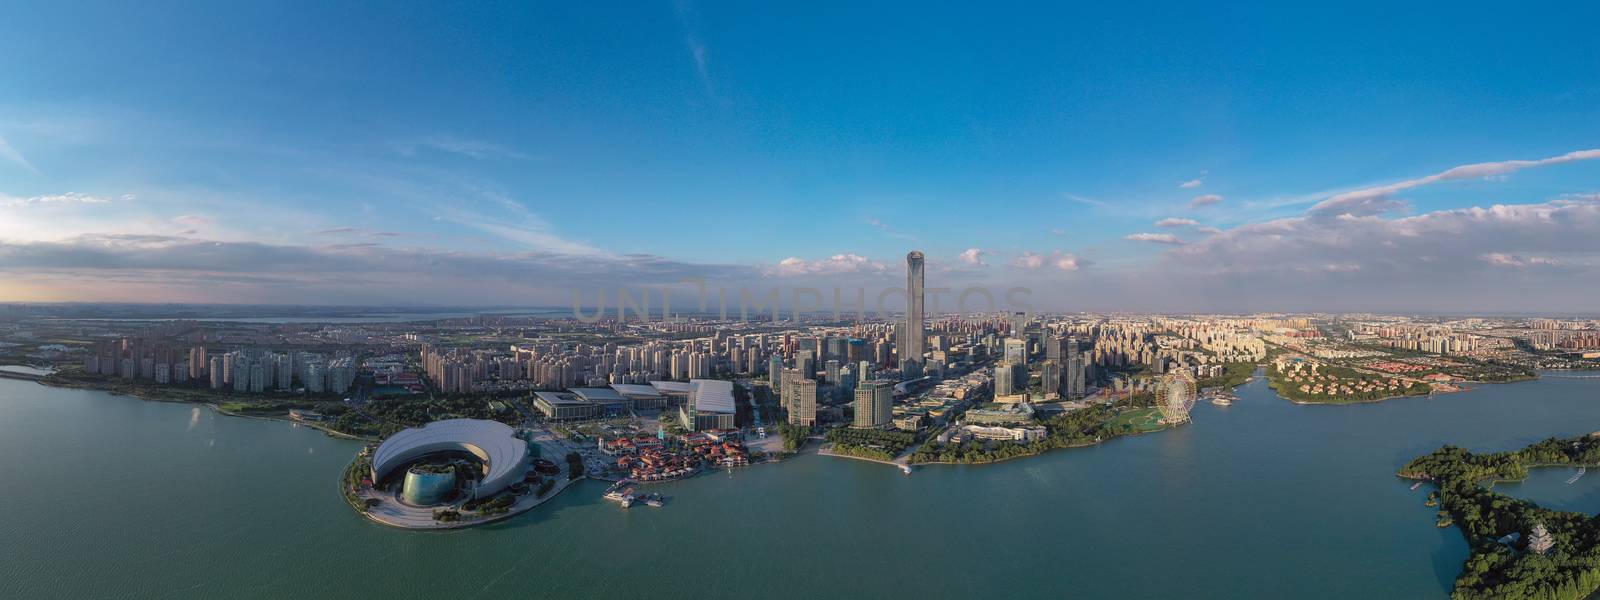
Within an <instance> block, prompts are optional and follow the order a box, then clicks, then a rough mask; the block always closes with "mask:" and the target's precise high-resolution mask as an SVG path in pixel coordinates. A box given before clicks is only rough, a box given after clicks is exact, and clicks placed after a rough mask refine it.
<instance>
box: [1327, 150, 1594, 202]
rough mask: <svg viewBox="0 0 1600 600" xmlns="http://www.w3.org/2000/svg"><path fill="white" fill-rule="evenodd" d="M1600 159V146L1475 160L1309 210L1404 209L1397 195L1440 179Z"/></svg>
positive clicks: (1354, 193)
mask: <svg viewBox="0 0 1600 600" xmlns="http://www.w3.org/2000/svg"><path fill="white" fill-rule="evenodd" d="M1597 158H1600V149H1594V150H1577V151H1574V152H1568V153H1566V154H1562V155H1560V156H1552V157H1549V158H1541V159H1538V160H1504V161H1499V162H1486V163H1475V164H1470V165H1461V166H1458V167H1453V168H1450V169H1447V170H1445V171H1443V172H1440V173H1435V174H1433V175H1429V176H1426V177H1418V178H1416V179H1407V180H1405V181H1399V182H1395V183H1391V184H1387V185H1380V186H1375V187H1369V188H1362V189H1359V190H1354V191H1349V192H1344V193H1342V194H1336V195H1334V196H1332V197H1330V198H1328V199H1326V200H1323V201H1321V202H1318V203H1317V204H1316V205H1315V206H1312V207H1311V210H1310V211H1309V212H1310V214H1312V215H1317V216H1337V215H1354V216H1358V217H1359V216H1366V215H1378V214H1384V213H1387V212H1390V211H1393V210H1395V209H1398V208H1403V207H1404V206H1405V203H1404V202H1402V201H1399V200H1395V199H1394V195H1395V194H1397V193H1400V192H1403V191H1405V190H1409V189H1412V188H1417V187H1421V186H1425V185H1428V184H1431V183H1437V182H1440V181H1453V180H1461V179H1480V178H1485V177H1495V176H1502V175H1506V174H1509V173H1513V172H1516V171H1520V170H1522V169H1527V168H1532V167H1542V166H1545V165H1556V164H1561V163H1568V162H1574V161H1580V160H1593V159H1597Z"/></svg>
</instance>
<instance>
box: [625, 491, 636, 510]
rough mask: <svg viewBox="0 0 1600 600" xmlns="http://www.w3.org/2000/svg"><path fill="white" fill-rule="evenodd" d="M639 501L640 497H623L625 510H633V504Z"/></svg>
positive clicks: (631, 495)
mask: <svg viewBox="0 0 1600 600" xmlns="http://www.w3.org/2000/svg"><path fill="white" fill-rule="evenodd" d="M637 499H638V496H635V495H633V494H628V495H626V496H623V497H622V507H623V508H633V502H634V500H637Z"/></svg>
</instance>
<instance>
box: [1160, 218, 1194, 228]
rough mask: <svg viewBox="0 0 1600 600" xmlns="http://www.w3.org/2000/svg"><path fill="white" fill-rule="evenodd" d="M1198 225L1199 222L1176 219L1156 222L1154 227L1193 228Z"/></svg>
mask: <svg viewBox="0 0 1600 600" xmlns="http://www.w3.org/2000/svg"><path fill="white" fill-rule="evenodd" d="M1199 224H1200V222H1199V221H1196V220H1194V219H1179V218H1177V217H1170V218H1166V219H1162V220H1160V221H1156V227H1194V226H1196V225H1199Z"/></svg>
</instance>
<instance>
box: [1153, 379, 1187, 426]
mask: <svg viewBox="0 0 1600 600" xmlns="http://www.w3.org/2000/svg"><path fill="white" fill-rule="evenodd" d="M1194 400H1195V390H1194V377H1193V376H1192V375H1190V374H1189V371H1188V370H1187V369H1177V370H1174V371H1172V372H1170V373H1167V374H1166V375H1165V376H1163V377H1162V378H1161V381H1160V382H1159V383H1157V384H1156V410H1159V411H1161V419H1162V420H1163V421H1166V422H1168V423H1178V422H1182V421H1187V420H1189V411H1190V410H1191V409H1193V408H1194Z"/></svg>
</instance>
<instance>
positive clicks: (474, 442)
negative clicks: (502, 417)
mask: <svg viewBox="0 0 1600 600" xmlns="http://www.w3.org/2000/svg"><path fill="white" fill-rule="evenodd" d="M516 433H517V432H516V430H514V429H512V428H511V427H510V426H508V425H506V424H504V423H500V422H497V421H485V420H481V419H447V420H444V421H434V422H432V423H429V424H427V425H423V426H421V427H412V428H410V429H406V430H404V431H401V432H399V433H396V434H394V435H392V436H389V439H387V440H384V441H383V443H382V444H379V445H378V451H377V452H374V453H372V476H373V479H374V480H378V479H382V478H383V477H384V476H385V475H387V474H388V473H389V471H392V470H394V469H396V468H398V467H400V466H402V465H404V464H406V463H408V462H411V461H413V460H416V459H417V458H419V457H422V456H424V455H427V454H432V453H435V452H443V451H446V450H460V451H463V452H469V453H472V454H473V455H474V456H477V457H478V459H479V460H482V461H483V462H484V464H485V465H487V471H488V472H487V473H485V474H484V476H483V481H482V482H480V483H479V484H478V488H477V489H478V492H477V495H478V496H480V497H481V496H486V495H488V494H493V493H495V492H498V491H500V490H502V489H505V487H506V486H508V485H511V484H512V483H515V482H516V481H517V480H518V479H521V478H522V476H523V473H524V469H525V467H526V466H527V463H528V443H527V442H524V441H522V439H520V438H518V437H517V435H516Z"/></svg>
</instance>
